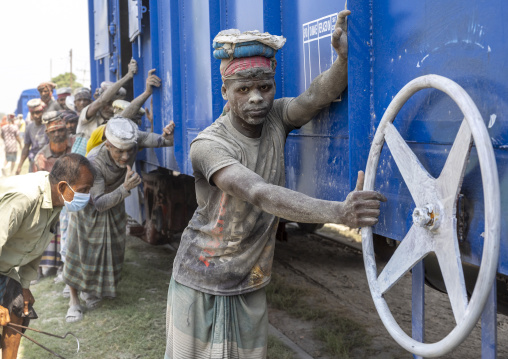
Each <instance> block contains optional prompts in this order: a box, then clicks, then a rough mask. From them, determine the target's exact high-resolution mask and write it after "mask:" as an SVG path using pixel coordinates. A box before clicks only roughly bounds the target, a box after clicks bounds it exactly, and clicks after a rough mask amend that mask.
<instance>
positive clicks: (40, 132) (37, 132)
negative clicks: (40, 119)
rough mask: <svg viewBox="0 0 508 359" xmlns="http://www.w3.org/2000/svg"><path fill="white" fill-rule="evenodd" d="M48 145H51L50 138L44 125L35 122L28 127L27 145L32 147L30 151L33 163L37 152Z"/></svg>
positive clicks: (29, 155)
mask: <svg viewBox="0 0 508 359" xmlns="http://www.w3.org/2000/svg"><path fill="white" fill-rule="evenodd" d="M47 143H49V138H48V136H47V135H46V126H44V125H43V124H40V125H37V124H36V123H35V122H32V123H31V124H29V125H28V126H27V127H26V132H25V144H26V145H29V146H30V150H29V151H28V158H29V160H30V161H33V159H34V158H35V155H36V154H37V152H39V151H40V150H41V149H42V148H43V147H44V146H45V145H46V144H47Z"/></svg>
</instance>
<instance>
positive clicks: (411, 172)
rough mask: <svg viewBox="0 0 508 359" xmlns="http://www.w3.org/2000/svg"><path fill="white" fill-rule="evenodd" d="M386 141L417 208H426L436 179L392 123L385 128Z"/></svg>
mask: <svg viewBox="0 0 508 359" xmlns="http://www.w3.org/2000/svg"><path fill="white" fill-rule="evenodd" d="M385 141H386V143H387V145H388V147H389V148H390V152H391V153H392V156H393V159H394V160H395V163H396V164H397V167H398V168H399V171H400V173H401V174H402V177H403V178H404V182H406V185H407V186H408V188H409V192H411V196H412V197H413V200H414V201H415V203H416V206H417V207H421V206H424V205H425V204H427V203H428V200H427V194H428V193H433V192H434V183H435V179H434V178H433V177H432V176H431V175H430V174H429V173H428V172H427V170H426V169H425V168H424V167H423V165H422V164H421V163H420V161H419V160H418V157H416V155H415V154H414V153H413V151H411V149H410V148H409V146H408V145H407V143H406V141H404V139H403V138H402V136H401V135H400V133H399V131H397V129H396V128H395V126H393V124H391V123H389V124H387V125H386V128H385Z"/></svg>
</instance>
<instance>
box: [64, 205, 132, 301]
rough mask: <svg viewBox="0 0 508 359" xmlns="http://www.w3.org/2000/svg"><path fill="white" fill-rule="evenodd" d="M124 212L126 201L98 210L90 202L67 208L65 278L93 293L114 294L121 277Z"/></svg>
mask: <svg viewBox="0 0 508 359" xmlns="http://www.w3.org/2000/svg"><path fill="white" fill-rule="evenodd" d="M126 224H127V216H126V214H125V204H124V202H123V201H122V202H120V203H119V204H117V205H116V206H114V207H112V208H110V209H108V210H106V211H104V212H98V211H97V210H96V209H95V207H94V206H93V204H88V205H87V206H86V207H85V209H83V210H81V211H78V212H69V228H68V232H67V254H66V257H65V266H64V271H63V279H64V282H65V283H66V284H68V285H70V286H71V287H73V288H76V289H77V290H79V291H83V292H87V293H89V294H93V295H95V296H96V297H99V298H103V297H116V287H117V284H118V282H119V281H120V278H121V272H122V266H123V260H124V253H125V236H126V229H125V226H126Z"/></svg>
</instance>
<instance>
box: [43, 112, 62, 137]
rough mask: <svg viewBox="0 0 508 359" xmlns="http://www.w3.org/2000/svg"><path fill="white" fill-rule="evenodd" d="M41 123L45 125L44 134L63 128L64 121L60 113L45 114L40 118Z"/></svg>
mask: <svg viewBox="0 0 508 359" xmlns="http://www.w3.org/2000/svg"><path fill="white" fill-rule="evenodd" d="M42 123H43V124H45V125H46V132H52V131H55V130H58V129H60V128H65V120H64V119H63V118H62V114H61V111H49V112H46V113H45V114H44V115H43V116H42Z"/></svg>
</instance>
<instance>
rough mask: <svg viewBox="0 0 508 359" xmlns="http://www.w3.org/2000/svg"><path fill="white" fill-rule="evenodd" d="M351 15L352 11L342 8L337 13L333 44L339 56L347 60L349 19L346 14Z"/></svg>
mask: <svg viewBox="0 0 508 359" xmlns="http://www.w3.org/2000/svg"><path fill="white" fill-rule="evenodd" d="M349 15H351V11H349V10H342V11H341V12H339V14H338V15H337V22H336V23H335V31H334V32H333V34H332V46H333V48H334V49H335V52H337V55H339V57H341V58H343V59H344V60H347V21H346V16H349Z"/></svg>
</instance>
